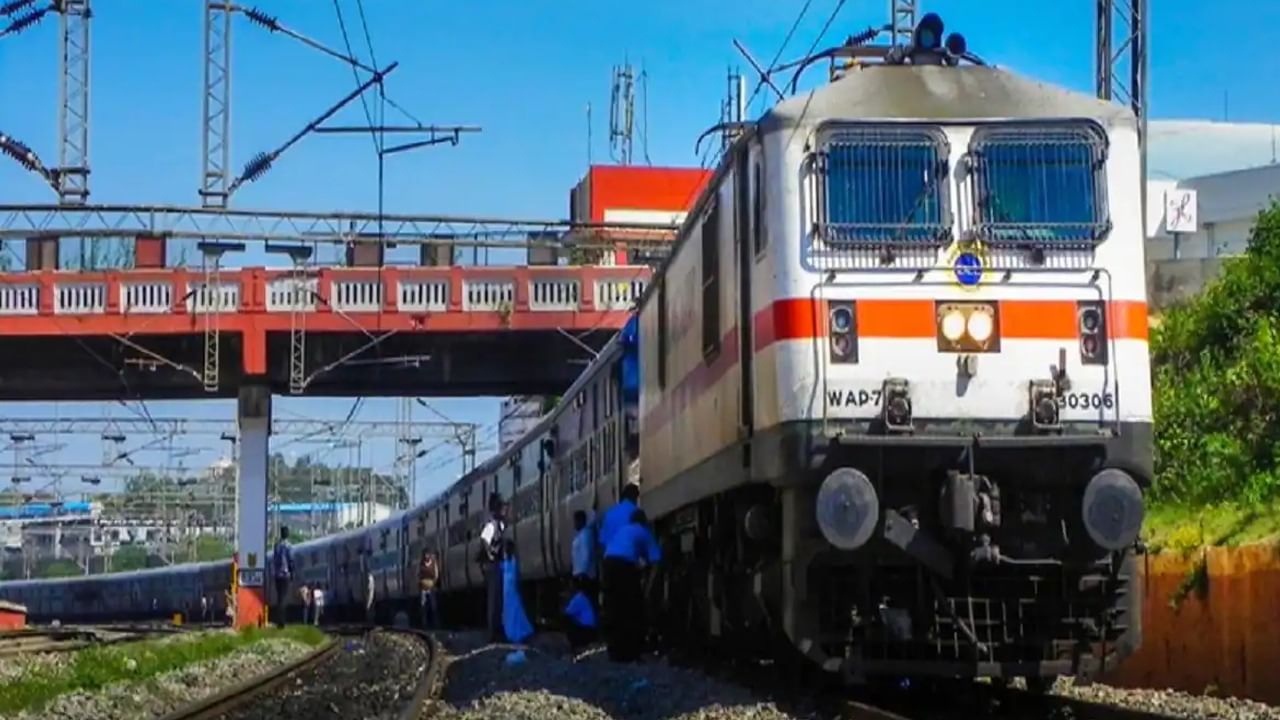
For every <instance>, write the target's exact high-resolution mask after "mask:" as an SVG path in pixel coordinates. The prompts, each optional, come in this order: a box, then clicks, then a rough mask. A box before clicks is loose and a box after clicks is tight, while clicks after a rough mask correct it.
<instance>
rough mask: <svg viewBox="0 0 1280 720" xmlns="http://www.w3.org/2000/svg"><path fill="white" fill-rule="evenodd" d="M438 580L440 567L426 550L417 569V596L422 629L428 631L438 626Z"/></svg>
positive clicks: (433, 556) (431, 553)
mask: <svg viewBox="0 0 1280 720" xmlns="http://www.w3.org/2000/svg"><path fill="white" fill-rule="evenodd" d="M439 579H440V566H439V564H437V562H436V554H435V553H433V552H431V551H430V550H427V551H426V552H424V553H422V564H421V565H420V566H419V567H418V594H419V596H420V597H419V599H418V600H419V603H420V606H421V607H420V609H421V611H422V629H423V630H430V629H433V628H436V627H439V625H440V607H439V606H438V605H437V604H436V581H438V580H439Z"/></svg>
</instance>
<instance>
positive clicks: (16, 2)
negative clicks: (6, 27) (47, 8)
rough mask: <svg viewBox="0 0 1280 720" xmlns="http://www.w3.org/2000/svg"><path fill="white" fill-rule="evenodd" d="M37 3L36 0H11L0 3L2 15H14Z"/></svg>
mask: <svg viewBox="0 0 1280 720" xmlns="http://www.w3.org/2000/svg"><path fill="white" fill-rule="evenodd" d="M35 4H36V0H11V2H7V3H5V4H3V5H0V15H12V14H14V13H16V12H18V11H19V10H23V9H25V8H28V7H31V6H32V5H35Z"/></svg>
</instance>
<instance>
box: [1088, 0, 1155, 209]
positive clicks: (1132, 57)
mask: <svg viewBox="0 0 1280 720" xmlns="http://www.w3.org/2000/svg"><path fill="white" fill-rule="evenodd" d="M1097 3H1098V5H1097V41H1096V43H1095V45H1094V49H1095V51H1096V52H1095V59H1094V71H1095V73H1096V74H1097V93H1098V97H1099V98H1102V99H1103V100H1115V101H1116V102H1120V103H1123V104H1125V105H1127V106H1128V107H1129V109H1131V110H1133V114H1134V115H1135V116H1136V117H1137V119H1138V148H1139V153H1140V157H1141V160H1140V162H1141V164H1142V177H1143V179H1144V181H1143V184H1142V208H1143V213H1142V218H1143V223H1144V224H1145V223H1146V217H1147V214H1146V207H1147V190H1146V182H1145V178H1146V176H1147V7H1148V4H1147V3H1148V0H1097Z"/></svg>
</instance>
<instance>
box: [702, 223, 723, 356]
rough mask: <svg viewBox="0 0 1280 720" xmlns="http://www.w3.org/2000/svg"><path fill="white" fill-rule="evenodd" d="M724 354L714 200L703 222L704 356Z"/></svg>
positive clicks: (718, 250)
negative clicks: (722, 352) (722, 351)
mask: <svg viewBox="0 0 1280 720" xmlns="http://www.w3.org/2000/svg"><path fill="white" fill-rule="evenodd" d="M719 352H720V204H719V203H718V202H716V200H715V199H714V198H713V199H712V201H711V209H710V210H708V211H707V217H706V219H705V220H703V221H702V356H703V357H704V358H706V359H708V360H710V359H712V358H714V357H715V356H716V355H717V354H718V353H719Z"/></svg>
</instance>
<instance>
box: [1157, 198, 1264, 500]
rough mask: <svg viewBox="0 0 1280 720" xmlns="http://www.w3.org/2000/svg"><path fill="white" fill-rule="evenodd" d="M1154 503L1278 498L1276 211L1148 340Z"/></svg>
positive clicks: (1261, 216)
mask: <svg viewBox="0 0 1280 720" xmlns="http://www.w3.org/2000/svg"><path fill="white" fill-rule="evenodd" d="M1152 361H1153V386H1154V404H1155V420H1156V475H1157V482H1156V486H1155V488H1154V491H1153V494H1154V496H1155V498H1156V499H1157V500H1160V501H1166V502H1174V503H1178V504H1185V505H1199V504H1204V503H1212V502H1221V501H1228V500H1230V501H1241V502H1245V503H1250V504H1257V503H1263V502H1267V501H1272V500H1275V499H1276V498H1280V204H1273V205H1272V206H1271V207H1269V208H1267V209H1266V210H1263V211H1262V212H1261V213H1260V214H1259V215H1258V220H1257V224H1256V225H1255V226H1254V229H1253V232H1252V234H1251V236H1250V240H1249V248H1248V250H1247V251H1246V253H1245V254H1244V255H1243V256H1241V257H1238V258H1232V259H1230V260H1228V261H1227V262H1226V263H1225V264H1224V266H1223V271H1222V274H1221V275H1220V276H1219V278H1218V279H1217V280H1216V281H1215V282H1213V283H1212V284H1210V285H1209V286H1208V287H1207V288H1206V289H1205V290H1204V292H1203V293H1201V294H1200V295H1199V296H1197V297H1195V298H1192V299H1190V300H1189V301H1187V302H1185V303H1182V304H1180V305H1177V306H1175V307H1173V308H1170V309H1169V310H1168V311H1167V312H1166V313H1165V314H1164V316H1163V317H1162V319H1161V323H1160V326H1159V327H1158V328H1157V329H1156V330H1155V332H1154V334H1153V337H1152Z"/></svg>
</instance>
